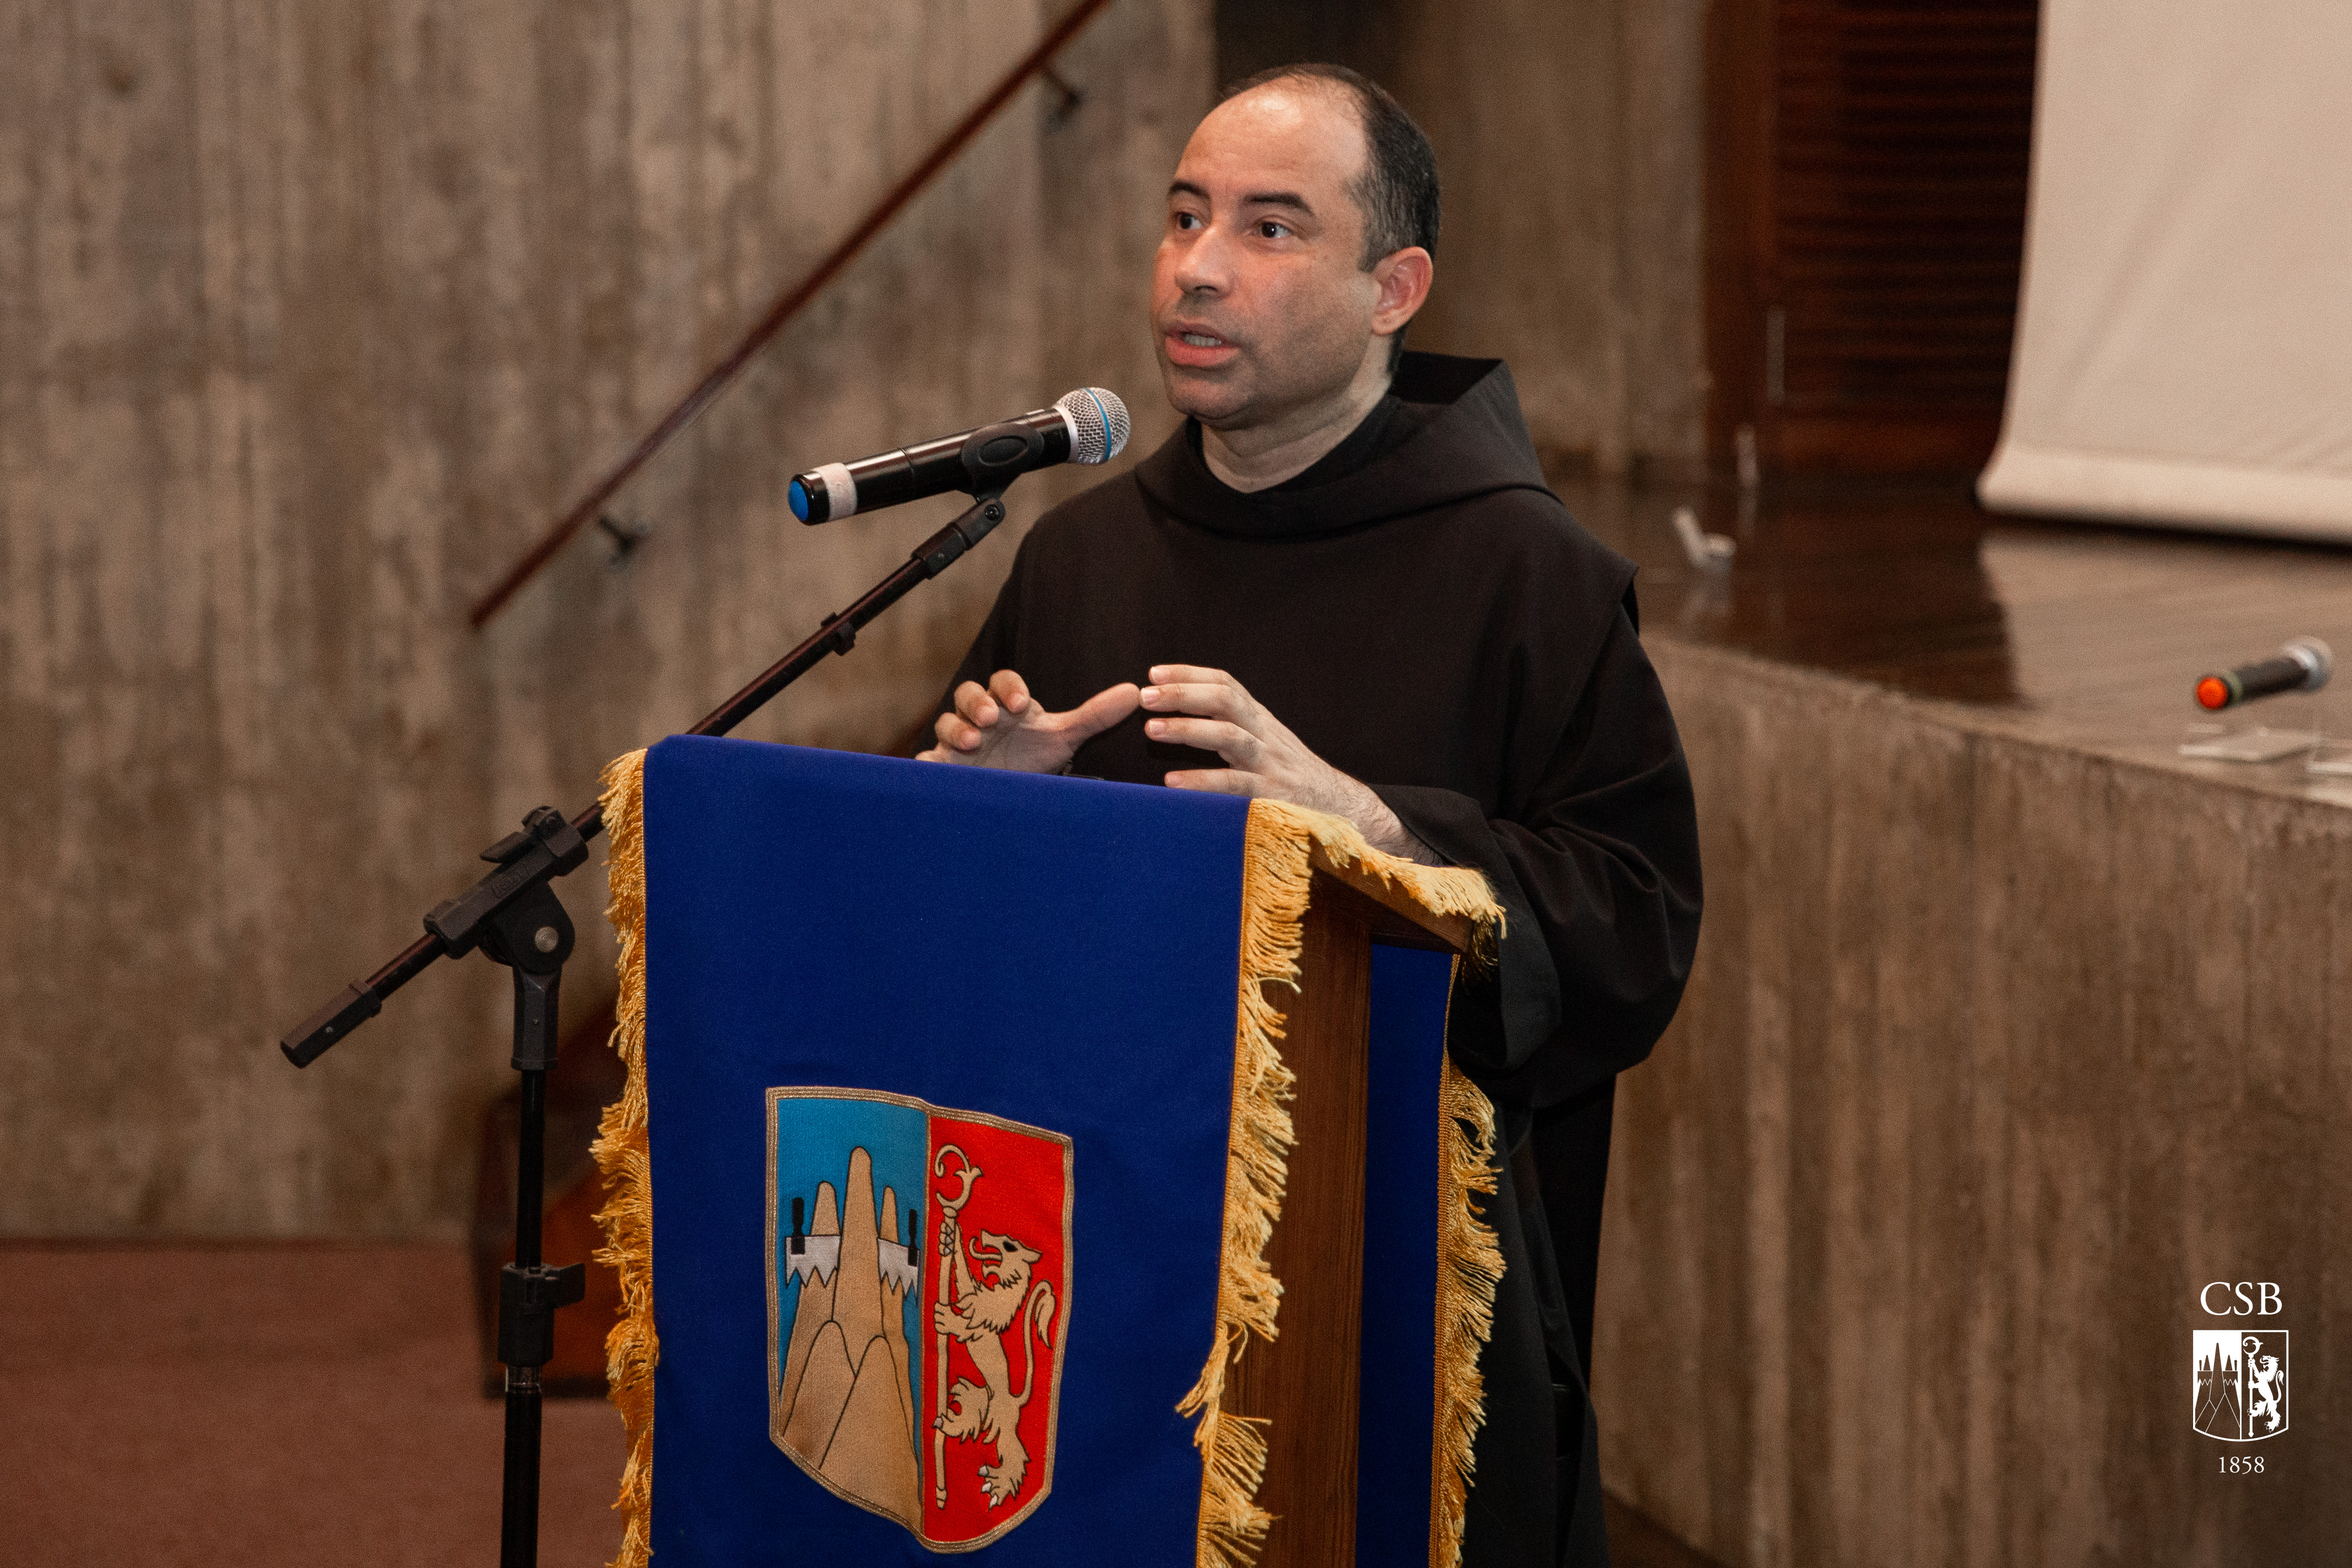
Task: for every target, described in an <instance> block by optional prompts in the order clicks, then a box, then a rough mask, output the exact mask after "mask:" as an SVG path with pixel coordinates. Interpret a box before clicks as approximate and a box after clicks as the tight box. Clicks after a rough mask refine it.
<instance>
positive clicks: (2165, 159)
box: [1977, 0, 2352, 542]
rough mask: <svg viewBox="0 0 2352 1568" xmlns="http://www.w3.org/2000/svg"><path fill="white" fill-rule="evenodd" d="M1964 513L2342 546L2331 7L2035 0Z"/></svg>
mask: <svg viewBox="0 0 2352 1568" xmlns="http://www.w3.org/2000/svg"><path fill="white" fill-rule="evenodd" d="M2039 73H2040V74H2039V77H2038V81H2037V87H2036V90H2035V100H2034V118H2033V178H2032V205H2031V208H2030V211H2029V216H2028V218H2027V223H2026V245H2025V282H2024V293H2023V298H2022V299H2021V301H2020V307H2019V310H2018V326H2017V346H2016V353H2015V354H2014V356H2013V357H2012V359H2011V363H2010V373H2009V397H2008V406H2007V409H2006V411H2005V413H2004V415H2003V417H2002V424H2001V436H2000V446H1999V447H1997V448H1996V449H1995V450H1994V453H1993V458H1992V462H1991V465H1990V467H1988V468H1986V469H1985V472H1984V474H1983V477H1982V478H1981V479H1979V481H1978V486H1977V489H1978V494H1979V496H1980V497H1981V499H1982V500H1983V501H1984V503H1985V505H1986V506H1988V507H1990V508H1992V509H1993V510H2000V511H2028V512H2041V513H2056V514H2064V515H2072V516H2079V517H2094V518H2105V519H2111V520H2116V521H2137V522H2147V523H2158V524H2168V525H2171V526H2175V527H2186V528H2202V529H2227V530H2235V531H2248V532H2255V533H2266V534H2277V535H2285V536H2294V537H2300V538H2306V539H2322V540H2335V541H2345V542H2352V0H2043V4H2042V53H2041V60H2040V65H2039Z"/></svg>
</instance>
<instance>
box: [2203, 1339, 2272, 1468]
mask: <svg viewBox="0 0 2352 1568" xmlns="http://www.w3.org/2000/svg"><path fill="white" fill-rule="evenodd" d="M2192 1333H2193V1335H2194V1338H2195V1340H2196V1345H2195V1352H2194V1354H2195V1371H2194V1373H2193V1374H2192V1375H2193V1377H2194V1379H2195V1381H2194V1384H2193V1387H2194V1388H2195V1390H2196V1400H2197V1403H2196V1407H2195V1419H2196V1426H2197V1430H2199V1431H2200V1432H2202V1433H2204V1434H2205V1435H2206V1436H2208V1437H2219V1438H2221V1440H2222V1441H2224V1442H2228V1443H2254V1442H2259V1441H2261V1440H2262V1439H2263V1438H2264V1437H2275V1436H2278V1435H2279V1434H2280V1433H2282V1432H2284V1431H2285V1430H2286V1416H2287V1405H2286V1331H2285V1330H2284V1329H2264V1330H2262V1331H2250V1330H2246V1329H2197V1330H2194V1331H2192Z"/></svg>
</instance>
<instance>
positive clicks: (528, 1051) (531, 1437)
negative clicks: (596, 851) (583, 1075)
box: [499, 889, 587, 1568]
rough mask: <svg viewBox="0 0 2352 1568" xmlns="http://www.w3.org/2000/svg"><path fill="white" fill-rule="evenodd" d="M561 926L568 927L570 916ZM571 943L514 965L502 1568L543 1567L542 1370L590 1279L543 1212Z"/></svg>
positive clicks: (503, 1323) (502, 1308)
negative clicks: (551, 1248)
mask: <svg viewBox="0 0 2352 1568" xmlns="http://www.w3.org/2000/svg"><path fill="white" fill-rule="evenodd" d="M542 890H543V889H542ZM548 900H549V901H550V902H552V901H553V895H552V894H549V895H548ZM560 912H561V907H560V906H558V913H559V914H560ZM539 929H543V930H549V931H553V930H554V929H555V928H554V927H553V926H544V927H541V928H539ZM562 934H563V935H564V936H566V937H568V935H569V927H568V925H567V926H565V928H564V930H563V933H562ZM517 945H519V944H513V943H509V944H506V951H508V952H513V951H515V949H516V946H517ZM569 946H570V943H569V942H567V941H561V940H559V941H556V942H549V943H548V944H547V945H546V946H545V948H544V949H542V950H541V951H542V952H545V953H548V954H552V955H555V956H554V957H553V958H552V961H551V962H545V963H544V964H543V967H541V968H537V969H525V968H524V967H522V965H520V964H515V965H513V966H512V968H513V973H514V985H515V1048H514V1065H515V1067H516V1068H519V1069H520V1071H521V1073H522V1106H521V1111H520V1121H519V1125H518V1126H517V1129H516V1133H517V1136H516V1139H515V1145H516V1147H515V1162H516V1170H515V1260H514V1261H513V1262H512V1263H509V1265H507V1266H506V1267H505V1268H502V1269H500V1270H499V1360H500V1361H502V1362H504V1363H507V1431H506V1468H505V1472H504V1476H503V1480H502V1483H501V1489H500V1501H499V1509H500V1521H499V1568H538V1563H539V1449H540V1419H541V1390H540V1380H539V1371H540V1368H541V1367H543V1366H545V1365H546V1364H547V1363H548V1362H549V1360H550V1359H551V1358H552V1357H553V1356H554V1354H555V1310H556V1309H557V1308H558V1307H562V1306H564V1305H566V1304H568V1303H570V1302H572V1301H577V1300H580V1298H581V1297H582V1295H583V1294H584V1293H585V1291H586V1289H587V1272H586V1269H585V1268H583V1266H582V1265H580V1264H577V1263H574V1264H572V1265H571V1266H569V1267H568V1268H548V1267H546V1265H545V1264H544V1263H543V1262H542V1261H541V1258H540V1212H541V1207H542V1199H543V1184H544V1182H545V1176H546V1158H547V1069H548V1068H551V1067H553V1066H554V1065H555V1019H556V1004H557V998H558V994H559V992H560V989H561V987H562V982H563V969H562V958H561V952H560V951H559V950H562V951H568V949H569Z"/></svg>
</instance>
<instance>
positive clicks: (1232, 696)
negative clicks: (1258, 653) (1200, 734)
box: [1141, 680, 1250, 721]
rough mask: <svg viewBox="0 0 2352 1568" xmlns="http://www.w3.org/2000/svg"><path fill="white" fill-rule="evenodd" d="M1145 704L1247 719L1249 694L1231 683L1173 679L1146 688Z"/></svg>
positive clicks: (1159, 708)
mask: <svg viewBox="0 0 2352 1568" xmlns="http://www.w3.org/2000/svg"><path fill="white" fill-rule="evenodd" d="M1141 700H1142V702H1143V705H1144V707H1146V708H1148V709H1150V710H1151V711H1152V712H1154V713H1193V714H1198V715H1199V716H1200V717H1202V718H1203V719H1232V720H1234V721H1245V720H1246V719H1247V718H1248V717H1249V708H1250V698H1249V693H1248V692H1246V691H1244V690H1243V689H1241V688H1240V687H1238V686H1235V685H1233V684H1232V683H1230V682H1227V683H1224V684H1222V685H1221V684H1217V683H1215V682H1212V681H1201V680H1171V681H1166V682H1163V683H1162V684H1160V685H1158V686H1147V687H1145V688H1144V689H1143V691H1142V694H1141Z"/></svg>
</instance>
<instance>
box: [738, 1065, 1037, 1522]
mask: <svg viewBox="0 0 2352 1568" xmlns="http://www.w3.org/2000/svg"><path fill="white" fill-rule="evenodd" d="M1070 1177H1071V1144H1070V1140H1069V1139H1067V1138H1066V1137H1064V1136H1062V1135H1061V1134H1059V1133H1055V1132H1050V1131H1045V1130H1044V1129H1042V1128H1036V1127H1029V1126H1024V1125H1023V1124H1021V1123H1018V1122H1013V1121H1004V1120H1003V1119H1001V1118H997V1117H992V1116H985V1115H981V1114H977V1113H973V1112H963V1111H955V1110H943V1109H941V1108H939V1107H936V1106H931V1105H929V1104H926V1103H925V1102H924V1101H922V1100H915V1099H911V1098H908V1097H906V1096H902V1095H892V1094H884V1093H878V1092H876V1091H873V1090H866V1089H771V1090H770V1091H769V1093H768V1180H769V1200H768V1248H767V1250H768V1347H769V1348H768V1390H769V1399H768V1406H769V1426H768V1431H769V1436H770V1437H771V1439H772V1441H773V1442H774V1443H775V1445H776V1446H777V1447H779V1448H782V1450H783V1451H784V1453H785V1454H787V1455H788V1456H790V1457H791V1458H792V1459H793V1463H795V1464H797V1465H798V1466H800V1468H802V1469H803V1470H804V1471H806V1472H807V1473H808V1474H809V1475H810V1476H811V1477H812V1478H814V1479H815V1480H816V1481H817V1482H818V1483H819V1484H821V1485H823V1486H824V1487H825V1488H826V1489H829V1490H831V1491H832V1492H834V1493H835V1495H836V1496H838V1497H841V1498H844V1499H845V1500H848V1501H850V1502H854V1503H856V1504H857V1505H858V1506H859V1507H861V1508H865V1509H868V1510H872V1511H873V1512H875V1513H877V1514H880V1515H882V1516H883V1517H885V1518H887V1519H891V1520H895V1521H898V1523H900V1524H902V1525H904V1526H906V1527H907V1529H908V1530H909V1531H913V1532H914V1534H915V1535H916V1537H917V1538H918V1539H919V1540H920V1541H921V1542H923V1543H924V1545H926V1546H928V1547H929V1548H930V1549H932V1550H933V1551H939V1552H956V1551H964V1550H969V1549H971V1548H973V1547H978V1546H983V1545H985V1544H987V1543H988V1542H992V1541H994V1540H996V1539H997V1538H998V1537H1000V1536H1002V1535H1003V1534H1004V1533H1005V1532H1006V1531H1010V1530H1012V1529H1013V1528H1014V1527H1015V1526H1017V1525H1019V1524H1020V1523H1021V1521H1023V1520H1024V1519H1026V1518H1028V1517H1029V1515H1030V1514H1031V1513H1032V1512H1033V1511H1034V1510H1035V1509H1036V1507H1037V1505H1038V1504H1039V1503H1040V1502H1042V1501H1044V1500H1045V1496H1046V1494H1047V1493H1048V1492H1049V1491H1051V1490H1052V1489H1053V1479H1054V1447H1055V1427H1056V1423H1055V1416H1056V1415H1057V1412H1058V1405H1059V1399H1060V1394H1061V1384H1062V1379H1061V1367H1062V1347H1063V1345H1064V1344H1065V1343H1066V1334H1067V1330H1068V1323H1069V1302H1070V1236H1071V1200H1072V1196H1073V1194H1072V1191H1071V1180H1070Z"/></svg>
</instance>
